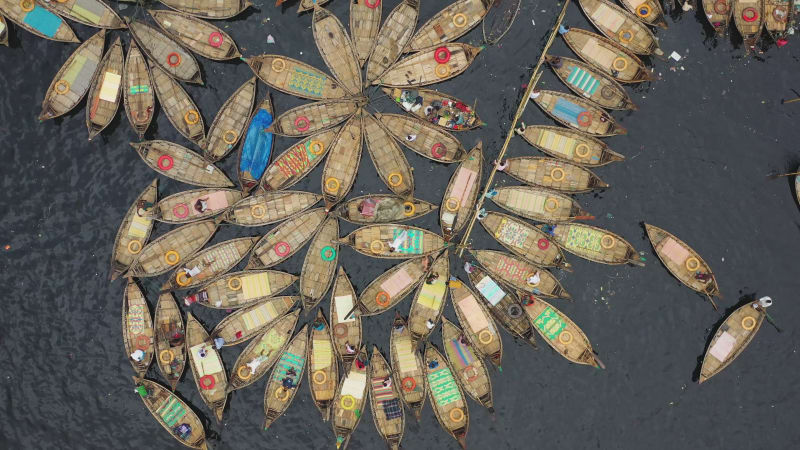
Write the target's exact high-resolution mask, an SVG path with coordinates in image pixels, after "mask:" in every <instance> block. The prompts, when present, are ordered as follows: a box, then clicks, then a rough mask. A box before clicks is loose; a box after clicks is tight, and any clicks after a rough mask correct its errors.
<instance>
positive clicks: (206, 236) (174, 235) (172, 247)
mask: <svg viewBox="0 0 800 450" xmlns="http://www.w3.org/2000/svg"><path fill="white" fill-rule="evenodd" d="M216 231H217V224H215V223H214V221H213V220H204V221H201V222H195V223H190V224H189V225H184V226H182V227H178V228H175V229H174V230H171V231H169V232H168V233H166V234H163V235H161V236H159V237H158V238H157V239H155V240H153V241H152V242H150V243H149V244H147V245H146V246H145V247H144V248H143V249H142V251H141V252H140V253H139V257H138V258H137V259H136V261H134V263H133V264H132V265H131V267H130V269H128V276H134V277H155V276H158V275H161V274H164V273H167V272H168V271H170V270H172V269H173V268H174V267H175V265H177V264H178V263H180V262H181V261H182V260H187V259H189V258H191V257H192V255H194V254H195V253H197V251H198V250H200V249H201V248H203V246H204V245H206V243H208V241H210V240H211V237H212V236H214V233H215V232H216Z"/></svg>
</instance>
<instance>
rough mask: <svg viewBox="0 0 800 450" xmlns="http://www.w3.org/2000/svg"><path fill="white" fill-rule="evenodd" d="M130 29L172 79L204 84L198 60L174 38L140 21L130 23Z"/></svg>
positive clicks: (151, 59)
mask: <svg viewBox="0 0 800 450" xmlns="http://www.w3.org/2000/svg"><path fill="white" fill-rule="evenodd" d="M128 28H129V29H130V32H131V36H133V38H134V39H135V40H136V43H137V44H139V47H141V49H142V51H143V52H144V53H145V55H147V57H148V58H149V59H150V61H151V62H155V63H156V66H157V67H159V68H161V69H162V70H163V71H164V72H165V73H167V74H169V76H170V77H172V78H174V79H176V80H178V81H184V82H186V83H195V84H203V79H202V77H201V75H200V66H199V65H198V64H197V60H196V59H194V56H192V54H191V53H190V52H188V51H187V50H185V49H184V48H183V47H181V45H180V44H178V43H177V42H175V41H174V40H172V38H170V37H169V36H167V35H166V34H164V33H162V32H160V31H158V30H157V29H156V28H154V27H152V26H150V25H148V24H146V23H144V22H140V21H133V22H131V23H129V24H128ZM152 68H153V69H155V68H156V67H155V66H152ZM159 100H160V99H159ZM161 104H162V105H163V104H164V102H163V101H162V102H161Z"/></svg>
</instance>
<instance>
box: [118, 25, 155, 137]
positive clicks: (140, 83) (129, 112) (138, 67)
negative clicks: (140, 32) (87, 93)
mask: <svg viewBox="0 0 800 450" xmlns="http://www.w3.org/2000/svg"><path fill="white" fill-rule="evenodd" d="M122 86H123V89H122V99H123V104H124V105H125V115H126V116H128V122H130V123H131V126H132V127H133V130H134V131H136V134H138V135H139V139H142V138H144V133H145V131H147V129H148V128H149V127H150V122H152V120H153V113H154V112H155V108H156V93H155V92H154V91H153V81H152V76H151V75H150V67H149V66H148V65H147V60H146V59H145V57H144V55H143V54H142V51H141V50H139V46H138V45H136V41H134V40H131V43H130V48H129V49H128V56H127V59H126V60H125V78H124V82H123V85H122Z"/></svg>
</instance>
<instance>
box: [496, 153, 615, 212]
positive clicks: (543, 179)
mask: <svg viewBox="0 0 800 450" xmlns="http://www.w3.org/2000/svg"><path fill="white" fill-rule="evenodd" d="M499 170H501V171H502V172H503V173H505V174H507V175H509V176H510V177H512V178H514V179H516V180H519V181H521V182H523V183H525V184H527V185H530V186H541V187H545V188H549V189H554V190H556V191H560V192H566V193H569V194H580V193H583V192H590V191H592V190H595V189H605V188H607V187H608V184H607V183H605V182H604V181H603V180H601V179H600V178H599V177H598V176H597V175H595V174H594V173H592V172H591V171H589V170H588V169H584V168H583V167H581V166H578V165H575V164H571V163H568V162H565V161H559V160H557V159H553V158H542V157H536V156H520V157H517V158H509V159H507V160H505V161H504V162H503V163H502V164H501V168H500V169H499ZM551 206H552V205H551Z"/></svg>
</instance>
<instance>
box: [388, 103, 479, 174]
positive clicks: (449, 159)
mask: <svg viewBox="0 0 800 450" xmlns="http://www.w3.org/2000/svg"><path fill="white" fill-rule="evenodd" d="M375 116H376V117H377V118H378V120H380V121H381V123H382V124H383V126H385V127H386V130H387V131H388V132H389V133H390V134H391V135H392V136H394V138H395V139H397V140H398V141H400V142H402V143H403V145H405V146H406V147H408V148H409V149H411V150H413V151H415V152H417V153H419V154H420V155H421V156H424V157H426V158H429V159H432V160H434V161H437V162H441V163H454V162H459V161H463V160H464V159H465V158H466V155H467V152H466V150H464V147H462V146H461V142H460V141H459V140H458V139H456V137H455V136H453V135H452V134H450V133H448V132H447V131H444V130H442V129H439V128H437V127H436V126H434V125H431V124H429V123H426V122H423V121H421V120H419V119H415V118H413V117H407V116H404V115H400V114H375Z"/></svg>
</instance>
